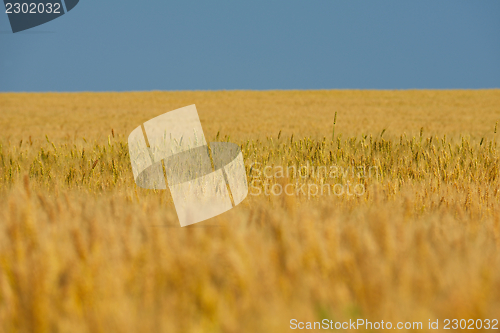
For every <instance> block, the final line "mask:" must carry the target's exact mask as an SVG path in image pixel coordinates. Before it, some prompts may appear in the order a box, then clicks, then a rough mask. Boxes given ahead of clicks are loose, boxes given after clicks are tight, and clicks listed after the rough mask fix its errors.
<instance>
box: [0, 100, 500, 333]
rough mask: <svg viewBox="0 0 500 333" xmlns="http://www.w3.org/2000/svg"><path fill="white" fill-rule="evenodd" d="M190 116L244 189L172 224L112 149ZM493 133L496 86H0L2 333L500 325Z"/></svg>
mask: <svg viewBox="0 0 500 333" xmlns="http://www.w3.org/2000/svg"><path fill="white" fill-rule="evenodd" d="M190 104H196V106H197V109H198V113H199V115H200V120H201V122H202V125H203V128H204V131H205V136H206V138H207V141H231V142H234V143H237V144H239V145H240V147H241V149H242V152H243V156H244V160H245V165H246V170H247V177H248V181H249V185H250V192H249V195H248V197H247V198H246V199H245V201H243V202H242V203H241V204H240V205H238V206H237V207H235V208H234V209H232V210H230V211H228V212H226V213H224V214H222V215H219V216H217V217H215V218H212V219H210V220H208V221H205V222H201V223H198V224H195V225H192V226H188V227H184V228H181V227H180V226H179V223H178V220H177V215H176V211H175V208H174V205H173V202H172V198H171V196H170V194H169V192H168V191H158V190H144V189H140V188H138V187H137V186H136V185H135V182H134V179H133V174H132V170H131V165H130V160H129V156H128V146H127V137H128V134H129V133H130V132H131V131H132V130H133V129H134V128H136V127H137V126H139V125H140V124H141V123H143V122H144V121H147V120H149V119H151V118H153V117H155V116H157V115H160V114H162V113H165V112H168V111H171V110H174V109H176V108H179V107H183V106H186V105H190ZM498 122H500V90H474V91H473V90H456V91H435V90H428V91H427V90H415V91H354V90H345V91H342V90H333V91H330V90H325V91H261V92H259V91H217V92H201V91H200V92H196V91H193V92H144V93H139V92H137V93H40V94H35V93H13V94H10V93H2V94H0V332H72V333H78V332H92V333H94V332H288V331H290V330H291V329H293V328H299V327H301V326H298V325H299V323H302V324H303V325H304V328H307V325H308V323H309V325H311V327H312V328H316V329H318V330H322V329H326V327H323V326H325V325H326V324H325V323H328V328H332V327H330V326H329V325H330V324H331V325H333V326H334V324H335V323H345V322H349V321H351V322H352V321H356V322H358V321H360V320H362V321H363V323H364V324H363V325H361V326H360V327H357V329H353V328H352V326H349V327H348V328H347V329H349V330H351V331H354V330H358V331H372V330H374V329H376V328H373V329H372V328H370V327H368V326H366V322H367V321H369V322H370V323H380V322H381V321H384V323H385V324H386V325H387V322H390V323H392V329H394V328H395V327H396V326H397V323H400V322H401V323H403V326H404V325H405V324H407V323H410V324H411V325H410V328H409V329H408V330H411V331H429V322H433V323H434V322H436V321H438V323H439V329H438V330H433V331H441V330H443V331H444V329H445V324H446V320H447V319H448V320H449V321H450V323H449V326H448V327H449V328H453V326H454V325H455V324H454V322H453V320H454V319H456V320H457V323H458V324H457V325H462V326H463V324H461V322H460V320H462V319H463V320H465V321H466V324H467V326H469V325H470V320H473V323H474V324H473V325H475V326H474V327H476V326H477V325H478V324H477V323H478V322H480V323H481V325H482V329H485V328H486V326H488V325H489V327H491V329H494V327H496V328H500V324H499V323H498V320H500V146H499V142H500V133H499V132H500V128H498ZM495 320H497V324H495ZM318 323H319V325H318ZM415 323H417V324H415ZM418 323H422V324H421V327H420V326H419V325H418ZM294 325H296V327H294ZM495 325H496V326H495ZM344 328H345V327H344ZM406 328H408V327H406ZM476 329H477V328H476ZM299 330H300V329H299ZM308 331H309V330H308Z"/></svg>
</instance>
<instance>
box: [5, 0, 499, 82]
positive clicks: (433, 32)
mask: <svg viewBox="0 0 500 333" xmlns="http://www.w3.org/2000/svg"><path fill="white" fill-rule="evenodd" d="M16 1H18V0H16ZM18 2H20V1H18ZM27 2H29V1H27ZM0 8H2V10H1V12H0V91H131V90H222V89H227V90H232V89H252V90H267V89H412V88H430V89H434V88H436V89H450V88H498V87H500V1H499V0H481V1H471V0H449V1H441V0H413V1H406V0H392V1H387V0H377V1H366V0H365V1H356V0H345V1H336V0H321V1H320V0H300V1H297V0H273V1H269V0H267V1H261V0H251V1H239V0H231V1H230V0H224V1H219V0H215V1H189V0H182V1H181V0H178V1H130V0H121V1H109V0H106V1H103V0H100V1H97V0H80V3H79V4H78V5H77V6H76V7H75V8H74V9H73V10H72V11H71V12H69V13H67V14H66V15H63V16H62V17H60V18H58V19H56V20H54V21H51V22H49V23H46V24H44V25H41V26H39V27H36V28H33V29H30V30H26V31H25V32H20V33H17V34H13V33H12V31H11V29H10V25H9V23H8V18H7V14H5V9H3V6H0Z"/></svg>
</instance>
